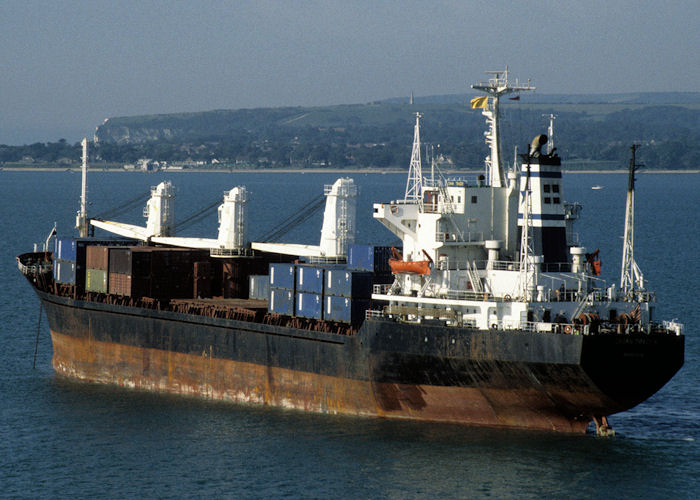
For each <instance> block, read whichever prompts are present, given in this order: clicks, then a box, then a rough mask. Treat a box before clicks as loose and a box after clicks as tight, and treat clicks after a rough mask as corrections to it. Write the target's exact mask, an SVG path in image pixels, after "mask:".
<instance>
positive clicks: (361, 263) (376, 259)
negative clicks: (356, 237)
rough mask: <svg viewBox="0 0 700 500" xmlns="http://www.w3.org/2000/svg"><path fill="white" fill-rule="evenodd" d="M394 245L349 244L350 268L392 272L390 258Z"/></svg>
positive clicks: (352, 269) (353, 269)
mask: <svg viewBox="0 0 700 500" xmlns="http://www.w3.org/2000/svg"><path fill="white" fill-rule="evenodd" d="M391 248H392V247H375V246H372V245H349V246H348V269H349V270H351V271H372V272H377V273H385V272H391V268H390V267H389V258H390V257H391Z"/></svg>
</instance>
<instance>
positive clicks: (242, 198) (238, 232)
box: [217, 186, 248, 250]
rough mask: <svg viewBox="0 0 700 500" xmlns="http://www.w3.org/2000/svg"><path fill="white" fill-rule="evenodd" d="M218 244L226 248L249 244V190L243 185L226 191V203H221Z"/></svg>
mask: <svg viewBox="0 0 700 500" xmlns="http://www.w3.org/2000/svg"><path fill="white" fill-rule="evenodd" d="M217 246H218V247H219V248H223V249H226V250H241V249H244V248H246V247H247V246H248V192H247V191H246V189H245V187H243V186H237V187H234V188H233V189H232V190H231V191H226V192H224V203H223V204H221V205H219V237H218V239H217Z"/></svg>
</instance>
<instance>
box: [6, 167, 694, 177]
mask: <svg viewBox="0 0 700 500" xmlns="http://www.w3.org/2000/svg"><path fill="white" fill-rule="evenodd" d="M0 171H7V172H80V168H79V167H72V168H59V167H0ZM88 171H89V172H121V173H125V174H132V173H176V174H179V173H186V174H198V173H221V174H232V173H246V174H250V173H262V174H268V173H269V174H282V173H284V174H295V173H296V174H324V173H326V174H343V173H346V174H402V173H407V172H408V167H406V168H399V167H393V168H386V169H378V168H371V167H368V168H233V169H227V168H197V169H181V170H180V169H178V170H175V169H174V170H159V171H157V172H143V171H141V170H124V169H123V168H99V167H97V168H88ZM562 172H563V173H565V174H626V173H627V170H625V169H614V170H611V169H585V170H578V169H566V168H564V169H562ZM480 173H483V170H445V171H443V174H445V175H461V174H463V175H478V174H480ZM638 174H700V168H697V169H683V170H681V169H670V170H668V169H646V170H640V171H639V172H638Z"/></svg>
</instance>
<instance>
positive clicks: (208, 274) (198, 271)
mask: <svg viewBox="0 0 700 500" xmlns="http://www.w3.org/2000/svg"><path fill="white" fill-rule="evenodd" d="M194 277H195V278H213V277H214V266H213V265H212V263H211V262H209V261H200V262H195V263H194Z"/></svg>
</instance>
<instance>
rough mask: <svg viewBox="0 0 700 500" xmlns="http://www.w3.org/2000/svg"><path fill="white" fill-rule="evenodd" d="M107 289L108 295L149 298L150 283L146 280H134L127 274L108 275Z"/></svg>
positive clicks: (138, 278)
mask: <svg viewBox="0 0 700 500" xmlns="http://www.w3.org/2000/svg"><path fill="white" fill-rule="evenodd" d="M107 288H108V290H109V293H110V294H113V295H124V296H127V297H135V298H140V297H151V296H152V295H151V283H150V280H149V279H148V278H141V277H137V278H134V277H132V276H130V275H128V274H120V273H109V277H108V279H107Z"/></svg>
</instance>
